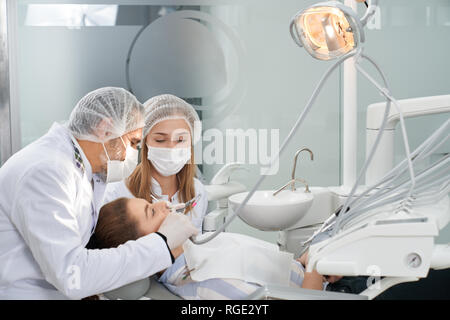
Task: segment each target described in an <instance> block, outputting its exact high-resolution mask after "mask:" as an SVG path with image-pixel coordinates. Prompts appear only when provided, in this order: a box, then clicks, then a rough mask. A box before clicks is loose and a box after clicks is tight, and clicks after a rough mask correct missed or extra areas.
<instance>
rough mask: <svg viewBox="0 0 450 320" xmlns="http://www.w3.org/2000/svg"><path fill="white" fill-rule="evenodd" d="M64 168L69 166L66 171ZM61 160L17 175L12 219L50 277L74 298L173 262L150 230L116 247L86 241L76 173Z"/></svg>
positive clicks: (150, 272) (108, 288) (153, 270)
mask: <svg viewBox="0 0 450 320" xmlns="http://www.w3.org/2000/svg"><path fill="white" fill-rule="evenodd" d="M64 171H66V172H64ZM67 171H68V170H65V168H64V167H63V168H61V166H55V165H53V167H52V166H50V165H46V166H42V165H41V166H38V168H36V166H34V169H33V170H29V171H28V172H26V173H25V174H24V176H23V177H22V179H20V180H19V181H18V186H17V187H18V188H19V190H20V192H19V194H18V195H17V196H16V199H14V206H13V212H11V220H12V222H13V223H14V225H15V226H16V228H17V229H18V230H19V232H20V233H21V235H22V237H23V238H24V240H25V242H26V244H27V245H28V246H29V248H30V250H31V253H32V255H33V257H34V258H35V260H36V261H37V263H38V265H39V267H40V268H41V271H42V273H43V275H44V277H45V279H46V281H48V282H49V283H51V284H52V285H53V286H55V287H56V288H57V289H58V290H59V291H60V292H62V293H63V294H64V295H66V296H67V297H68V298H71V299H80V298H83V297H87V296H91V295H94V294H99V293H102V292H106V291H109V290H113V289H115V288H118V287H121V286H123V285H125V284H127V283H130V282H134V281H137V280H139V279H143V278H145V277H148V276H150V275H152V274H154V273H156V272H159V271H161V270H163V269H165V268H167V267H169V266H170V265H171V264H172V261H171V257H170V253H169V251H168V249H167V245H166V243H165V242H164V240H163V239H162V238H161V237H160V236H158V235H157V234H150V235H147V236H145V237H142V238H140V239H138V240H137V241H128V242H127V243H125V244H123V245H121V246H119V247H118V248H112V249H101V250H100V249H96V250H88V249H86V248H84V246H83V244H82V237H81V234H82V230H80V228H79V225H78V220H77V215H81V214H91V213H90V212H75V210H74V206H75V204H74V202H75V194H76V182H75V181H76V179H75V177H74V174H73V172H70V171H69V172H67Z"/></svg>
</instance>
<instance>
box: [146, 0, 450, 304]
mask: <svg viewBox="0 0 450 320" xmlns="http://www.w3.org/2000/svg"><path fill="white" fill-rule="evenodd" d="M368 2H369V4H368V6H367V10H366V12H365V14H364V15H363V16H362V18H359V17H358V16H357V14H356V8H355V1H353V0H346V1H345V5H344V4H343V3H341V2H338V1H329V2H323V3H318V4H315V5H312V6H310V7H308V8H306V9H305V10H302V11H300V12H299V13H297V14H296V15H294V17H293V18H292V19H291V23H290V34H291V36H292V38H293V40H294V42H295V43H296V44H297V45H298V46H300V47H303V48H304V49H305V50H306V51H307V52H308V53H309V54H310V55H311V56H313V57H314V58H315V59H318V60H324V61H328V60H337V61H336V62H334V63H333V64H332V65H331V66H330V67H329V68H328V70H327V71H326V72H325V73H324V75H323V76H322V77H321V79H320V81H319V82H318V84H317V86H316V87H315V89H314V91H313V93H312V95H311V97H310V99H309V101H308V102H307V104H306V106H305V107H304V108H303V110H302V111H301V113H300V115H299V117H298V118H297V119H296V121H295V123H294V125H293V127H292V128H291V130H290V131H289V133H288V135H287V137H286V138H285V140H284V141H283V143H282V144H281V147H280V150H279V152H278V154H277V155H276V156H275V157H273V158H272V159H271V164H270V167H272V166H273V165H274V164H275V163H276V162H277V161H278V160H279V159H280V156H281V155H282V154H283V153H284V152H285V150H286V147H287V146H288V145H289V144H290V143H292V142H293V141H292V140H293V136H294V135H295V133H296V132H297V131H298V129H299V128H300V127H301V126H302V124H303V123H304V121H305V119H306V117H307V115H308V113H309V111H310V110H311V108H312V107H313V105H314V103H315V101H316V100H317V98H318V96H319V94H320V92H321V89H322V88H323V86H324V85H325V83H326V81H327V80H328V79H329V77H330V76H331V74H332V73H333V72H334V71H335V70H336V69H337V68H338V67H339V66H341V65H344V67H343V70H344V92H343V96H344V103H343V105H344V123H343V130H344V132H343V142H344V143H343V155H344V157H343V184H342V185H341V186H329V187H321V186H311V185H310V184H309V183H308V182H307V181H305V179H303V178H300V177H296V165H297V160H298V157H299V155H300V154H301V152H303V151H307V152H308V153H309V154H310V160H311V161H312V160H314V154H313V150H310V149H308V148H306V147H303V148H301V149H299V150H298V151H297V152H296V153H295V155H294V165H293V169H292V175H291V177H290V180H289V181H288V182H287V183H286V184H284V185H283V186H282V187H280V188H277V189H274V190H258V189H259V187H260V186H261V183H262V182H263V181H264V179H265V178H266V176H265V175H261V176H260V177H259V179H258V180H257V182H256V183H255V185H254V186H253V188H252V189H251V190H250V191H248V192H246V191H245V190H246V188H245V186H244V185H243V184H241V183H239V182H237V181H234V180H233V179H232V174H233V173H234V172H235V171H236V170H240V169H245V167H244V165H243V164H241V163H229V164H227V165H225V166H224V167H223V168H222V169H221V170H219V172H218V173H217V174H216V175H215V176H214V178H213V179H212V180H211V181H210V183H209V185H206V186H205V187H206V189H207V192H208V200H209V201H210V202H211V201H216V203H217V205H216V208H215V209H214V210H213V211H212V212H210V213H209V214H208V215H207V216H206V217H205V219H204V221H203V231H204V232H207V233H206V234H205V235H204V236H202V237H199V238H191V241H192V243H193V244H195V245H201V244H204V243H207V242H209V241H210V240H212V239H213V238H214V237H216V236H217V235H218V234H219V233H221V232H224V231H227V227H228V226H229V225H230V223H231V222H232V221H233V219H234V218H235V217H236V216H239V217H240V219H241V220H242V221H244V222H245V223H247V224H248V225H250V226H252V227H254V228H257V229H259V230H263V231H278V241H277V242H278V243H277V244H278V246H279V248H280V249H281V250H283V251H287V252H291V253H294V255H295V257H296V258H297V257H299V256H300V255H301V254H302V253H304V252H307V251H308V255H309V261H308V265H307V267H306V269H307V271H311V270H313V269H316V270H317V271H318V272H319V273H320V274H323V275H341V276H360V275H365V276H370V277H373V278H374V279H375V280H377V281H375V283H373V284H372V285H371V286H369V287H368V289H367V290H365V291H363V292H362V293H360V294H359V295H354V294H344V293H336V292H327V291H314V290H306V289H294V288H289V287H284V286H277V285H266V286H262V287H261V288H260V289H258V290H257V291H256V292H254V293H253V294H252V295H251V296H249V297H248V298H249V299H271V298H275V299H373V298H375V297H376V296H378V295H379V294H381V293H382V292H383V291H385V290H386V289H388V288H389V287H392V286H394V285H396V284H399V283H402V282H409V281H416V280H418V279H419V278H423V277H426V276H427V274H428V271H429V270H430V269H445V268H450V245H436V244H435V243H434V238H435V237H436V236H437V235H438V234H439V230H441V229H442V228H444V227H445V226H446V225H447V224H448V222H449V220H450V200H449V197H448V193H449V192H450V159H449V155H448V154H447V155H444V156H443V157H441V158H439V159H437V160H436V159H434V158H433V155H434V154H435V152H436V151H437V150H438V149H439V147H441V146H442V145H443V144H444V143H446V141H448V140H449V137H450V133H449V132H450V120H447V121H446V122H445V123H444V124H443V125H441V127H439V128H438V129H437V130H435V131H434V132H433V133H432V134H431V135H430V136H429V137H428V138H427V139H426V140H425V141H424V142H423V143H422V144H421V145H420V146H419V147H417V148H416V149H415V150H414V151H412V152H411V151H410V149H409V143H408V137H407V131H406V128H405V119H406V118H411V117H419V116H423V115H428V114H438V113H447V112H450V95H444V96H434V97H420V98H414V99H405V100H396V99H395V98H394V96H393V95H392V93H391V91H390V88H389V84H388V82H387V78H386V76H385V75H384V73H383V71H382V70H381V69H380V67H379V66H378V65H377V63H376V62H375V61H374V60H373V59H372V58H371V57H370V56H368V55H367V54H366V53H365V52H364V50H363V44H364V42H365V34H364V27H365V26H366V24H367V23H368V21H369V20H370V19H371V17H372V16H373V15H374V14H375V11H376V9H377V8H378V1H377V0H372V1H368ZM362 61H365V62H367V63H369V64H370V65H371V66H373V67H374V69H375V71H376V72H377V73H378V75H379V77H380V78H381V79H382V84H379V83H378V82H377V80H375V79H374V78H373V77H372V76H371V75H370V74H369V73H367V72H366V71H365V69H364V68H363V67H362V65H361V62H362ZM357 72H359V73H360V74H361V75H362V76H363V77H364V78H365V79H367V80H368V81H369V82H370V83H371V84H372V85H373V86H374V87H375V89H377V90H378V92H379V93H380V94H381V95H382V96H383V97H384V98H385V102H381V103H375V104H372V105H370V106H368V108H367V119H366V121H367V123H366V139H367V143H366V160H365V162H364V164H363V166H362V168H361V169H360V171H359V173H358V174H356V136H357V134H356V128H357V126H356V113H357V110H356V74H357ZM397 124H399V128H400V131H401V136H402V142H403V147H404V149H405V150H404V151H405V155H406V157H405V159H404V160H403V161H401V162H400V163H399V164H397V165H396V166H394V134H395V130H396V125H397ZM308 161H309V160H308ZM364 179H365V183H364V184H363V180H364ZM296 183H301V184H302V185H303V187H302V188H299V187H298V186H297V187H296ZM161 287H162V286H161V285H160V284H158V283H157V281H154V280H152V284H151V290H150V291H149V294H148V295H147V296H148V297H152V298H156V299H158V298H164V299H176V298H174V297H170V294H169V296H168V295H167V292H166V291H167V290H164V289H161Z"/></svg>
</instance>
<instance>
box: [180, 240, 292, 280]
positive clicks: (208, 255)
mask: <svg viewBox="0 0 450 320" xmlns="http://www.w3.org/2000/svg"><path fill="white" fill-rule="evenodd" d="M209 235H210V234H208V233H207V234H203V235H201V236H199V237H198V239H202V238H204V237H207V236H209ZM183 249H184V256H185V258H186V263H187V266H188V268H189V270H192V269H193V270H192V271H191V272H190V275H191V278H192V280H194V281H203V280H207V279H213V278H225V279H227V278H228V279H240V280H244V281H247V282H254V283H257V284H260V285H265V284H278V285H285V286H287V285H289V277H290V268H291V263H292V260H293V258H294V256H293V254H292V253H288V252H282V251H280V250H279V249H278V247H277V245H275V244H272V243H269V242H266V241H262V240H259V239H255V238H252V237H249V236H245V235H242V234H237V233H229V232H222V233H220V234H219V235H218V236H217V237H215V238H214V239H212V240H211V241H209V242H207V243H205V244H200V245H196V244H194V243H193V242H192V241H190V240H187V241H186V242H185V243H184V244H183Z"/></svg>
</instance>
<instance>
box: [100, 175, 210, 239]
mask: <svg viewBox="0 0 450 320" xmlns="http://www.w3.org/2000/svg"><path fill="white" fill-rule="evenodd" d="M151 182H152V190H153V193H154V194H156V195H157V196H158V197H159V198H160V199H161V200H166V201H170V202H172V203H173V204H178V203H180V201H179V199H178V191H177V192H176V193H175V194H174V195H173V197H172V198H171V199H169V196H168V195H165V194H162V190H161V186H160V185H159V183H158V181H156V180H155V179H154V178H152V179H151ZM194 189H195V196H196V197H197V196H198V200H197V205H196V206H195V207H194V208H192V210H191V211H190V212H189V213H188V217H190V218H191V219H192V220H191V221H192V224H193V225H194V226H195V227H196V228H197V229H198V231H199V233H202V226H203V219H204V217H205V215H206V211H207V209H208V195H207V193H206V189H205V186H204V185H203V184H202V183H201V182H200V180H198V179H195V178H194ZM121 197H125V198H134V195H133V194H132V193H131V192H130V190H128V188H127V186H126V184H125V181H119V182H114V183H109V184H108V186H107V187H106V191H105V197H104V203H108V202H110V201H113V200H115V199H118V198H121Z"/></svg>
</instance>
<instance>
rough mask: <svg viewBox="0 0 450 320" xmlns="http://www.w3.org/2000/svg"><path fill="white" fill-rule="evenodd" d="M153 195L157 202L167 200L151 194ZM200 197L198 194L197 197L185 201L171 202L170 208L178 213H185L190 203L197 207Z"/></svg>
mask: <svg viewBox="0 0 450 320" xmlns="http://www.w3.org/2000/svg"><path fill="white" fill-rule="evenodd" d="M151 197H152V199H153V200H155V201H156V202H160V201H165V200H161V199H158V198H156V197H155V196H154V195H153V194H151ZM199 198H200V195H199V194H198V195H196V196H195V197H193V198H192V199H191V200H189V201H186V202H184V203H177V204H171V205H170V206H169V209H170V210H174V211H175V212H177V213H184V211H186V208H188V207H189V206H190V205H192V208H193V207H195V206H196V205H197V201H198V199H199Z"/></svg>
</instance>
